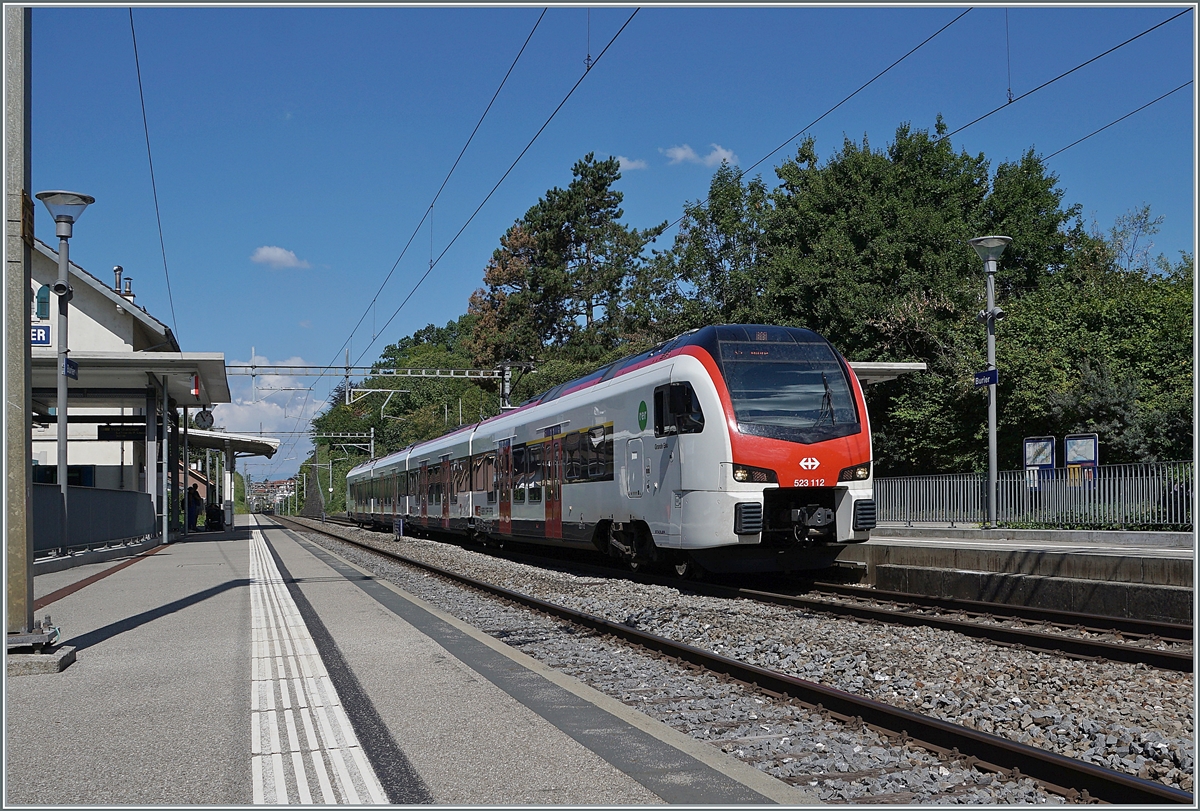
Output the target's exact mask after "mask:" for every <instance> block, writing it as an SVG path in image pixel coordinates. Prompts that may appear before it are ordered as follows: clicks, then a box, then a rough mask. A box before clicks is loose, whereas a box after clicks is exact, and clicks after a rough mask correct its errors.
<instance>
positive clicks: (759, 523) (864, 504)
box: [685, 327, 875, 569]
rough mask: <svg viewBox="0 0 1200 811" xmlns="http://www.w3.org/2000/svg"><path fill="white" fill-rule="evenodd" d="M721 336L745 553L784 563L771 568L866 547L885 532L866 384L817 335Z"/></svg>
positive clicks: (736, 517)
mask: <svg viewBox="0 0 1200 811" xmlns="http://www.w3.org/2000/svg"><path fill="white" fill-rule="evenodd" d="M717 333H718V335H717V337H718V340H717V342H716V343H717V346H716V347H715V349H716V350H717V357H718V363H719V367H720V371H721V377H722V378H723V382H724V385H725V388H726V392H724V393H723V395H724V396H722V398H721V399H722V401H723V403H722V405H723V406H724V407H725V411H726V417H727V425H728V426H729V432H730V433H729V438H730V450H731V452H732V454H731V455H732V461H731V463H728V464H724V465H722V468H723V470H722V479H723V481H722V489H724V490H725V493H724V494H722V495H724V496H725V498H724V499H722V500H724V501H726V503H729V501H732V502H733V504H732V516H731V523H732V527H731V528H732V530H733V534H734V535H736V537H737V543H738V548H739V549H740V550H741V553H740V554H741V555H742V557H746V558H750V559H757V558H772V557H774V558H775V559H776V560H777V562H778V564H779V565H778V566H771V567H770V568H782V569H804V568H821V567H823V566H828V565H831V564H832V562H833V560H834V559H835V558H836V556H837V554H838V553H839V552H840V551H841V549H842V548H843V547H842V545H843V544H847V543H861V542H863V541H866V540H867V538H868V535H869V532H870V530H871V529H872V528H873V527H874V526H875V501H874V497H873V487H872V467H871V434H870V427H869V424H868V419H867V410H866V402H865V400H864V398H863V394H862V388H861V386H860V385H859V382H858V379H857V377H855V375H854V373H853V372H852V371H851V370H850V368H849V365H848V364H847V363H846V361H845V359H844V358H842V356H841V355H840V354H839V353H838V352H837V350H835V349H834V348H833V347H832V345H830V343H829V342H828V341H827V340H825V339H824V338H823V337H821V336H819V335H817V334H816V333H813V332H810V331H809V330H804V329H797V328H785V327H775V328H770V327H764V328H757V327H741V328H736V329H732V330H730V329H725V328H721V327H718V328H717ZM685 513H686V511H685ZM750 546H757V547H758V550H757V551H756V552H750V550H749V549H748V547H750ZM761 564H762V561H756V564H755V565H761Z"/></svg>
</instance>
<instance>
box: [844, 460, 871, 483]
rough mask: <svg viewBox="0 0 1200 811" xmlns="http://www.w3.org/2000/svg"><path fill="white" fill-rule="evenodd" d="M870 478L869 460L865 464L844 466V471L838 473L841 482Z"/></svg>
mask: <svg viewBox="0 0 1200 811" xmlns="http://www.w3.org/2000/svg"><path fill="white" fill-rule="evenodd" d="M869 478H871V463H870V462H867V463H866V464H865V465H855V466H854V467H847V468H842V472H841V473H839V474H838V481H839V482H861V481H866V480H867V479H869Z"/></svg>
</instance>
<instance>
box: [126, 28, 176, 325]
mask: <svg viewBox="0 0 1200 811" xmlns="http://www.w3.org/2000/svg"><path fill="white" fill-rule="evenodd" d="M129 34H130V36H132V37H133V66H134V68H135V69H136V70H137V81H138V98H139V99H141V102H142V129H143V130H144V131H145V133H146V160H147V162H149V164H150V191H151V192H153V193H154V216H155V218H156V219H157V220H158V246H159V248H160V249H161V250H162V260H163V276H164V277H165V278H166V280H167V301H168V302H170V304H171V326H173V327H174V328H175V340H176V341H178V340H179V323H178V322H177V321H176V320H175V298H174V297H173V296H172V295H171V274H170V273H169V272H168V271H167V243H166V241H165V240H164V239H163V230H162V212H160V211H159V209H158V186H157V184H156V183H155V182H154V158H153V156H151V154H150V124H149V123H148V121H147V119H146V95H145V93H143V92H142V65H141V62H140V61H139V60H138V48H137V32H136V31H135V30H134V28H133V9H132V8H131V9H129Z"/></svg>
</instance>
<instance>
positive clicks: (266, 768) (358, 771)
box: [250, 530, 388, 805]
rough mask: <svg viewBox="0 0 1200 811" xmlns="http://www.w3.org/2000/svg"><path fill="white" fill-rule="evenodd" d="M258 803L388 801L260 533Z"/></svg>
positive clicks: (255, 688) (253, 580)
mask: <svg viewBox="0 0 1200 811" xmlns="http://www.w3.org/2000/svg"><path fill="white" fill-rule="evenodd" d="M250 597H251V606H252V611H251V613H252V620H251V622H252V628H251V642H250V644H251V648H252V650H251V676H250V678H251V680H252V681H251V685H250V687H251V689H250V711H251V712H250V754H251V771H252V774H253V781H254V803H255V804H256V805H265V804H272V805H274V804H278V805H288V804H312V803H319V804H324V805H330V804H339V803H345V804H350V805H366V804H386V803H387V801H388V800H387V796H386V795H385V794H384V791H383V788H382V786H381V785H380V783H379V778H378V777H376V775H375V770H374V769H372V768H371V764H370V762H369V761H368V760H367V757H366V754H365V753H364V752H363V749H362V746H361V745H360V744H359V742H358V737H357V736H356V735H355V734H354V728H353V727H352V726H351V725H350V719H349V718H347V717H346V712H345V710H344V709H343V708H342V704H341V700H340V699H339V697H338V694H337V691H336V690H335V689H334V686H333V682H332V681H331V680H330V678H329V673H328V672H327V671H326V669H325V664H324V662H322V661H321V654H320V653H319V652H318V651H317V647H316V645H315V644H314V642H313V639H312V636H311V635H310V634H309V631H308V627H307V626H306V625H305V624H304V620H303V619H302V618H301V616H300V612H299V611H298V610H297V609H296V604H295V602H293V601H292V597H291V595H290V594H289V593H288V590H287V584H285V583H284V582H283V578H282V576H281V575H280V573H279V569H278V567H276V565H275V561H274V559H273V558H272V557H271V553H270V551H269V550H268V549H267V544H266V540H265V538H264V537H263V534H262V532H260V531H259V530H254V531H252V532H251V533H250Z"/></svg>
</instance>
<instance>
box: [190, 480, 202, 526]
mask: <svg viewBox="0 0 1200 811" xmlns="http://www.w3.org/2000/svg"><path fill="white" fill-rule="evenodd" d="M202 509H204V497H203V496H202V495H200V485H198V484H194V483H193V484H192V486H191V487H189V488H188V494H187V522H188V532H195V531H196V519H197V518H199V516H200V510H202Z"/></svg>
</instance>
